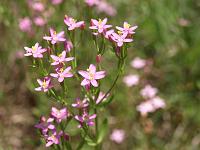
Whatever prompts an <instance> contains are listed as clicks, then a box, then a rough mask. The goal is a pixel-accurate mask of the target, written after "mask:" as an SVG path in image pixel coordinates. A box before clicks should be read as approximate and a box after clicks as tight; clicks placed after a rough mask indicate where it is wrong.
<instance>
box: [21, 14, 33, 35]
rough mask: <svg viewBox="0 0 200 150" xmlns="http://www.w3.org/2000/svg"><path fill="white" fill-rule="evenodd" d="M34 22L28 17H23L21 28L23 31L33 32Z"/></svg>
mask: <svg viewBox="0 0 200 150" xmlns="http://www.w3.org/2000/svg"><path fill="white" fill-rule="evenodd" d="M31 25H32V22H31V20H30V19H29V18H28V17H25V18H22V19H20V20H19V28H20V30H21V31H23V32H31V30H32V27H31Z"/></svg>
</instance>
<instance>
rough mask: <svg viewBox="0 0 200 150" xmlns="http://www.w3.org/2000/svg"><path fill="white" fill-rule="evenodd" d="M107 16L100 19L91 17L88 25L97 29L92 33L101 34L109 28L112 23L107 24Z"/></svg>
mask: <svg viewBox="0 0 200 150" xmlns="http://www.w3.org/2000/svg"><path fill="white" fill-rule="evenodd" d="M107 20H108V19H107V18H105V19H103V20H101V19H99V20H95V19H91V26H90V27H89V28H90V29H92V30H97V32H94V33H93V34H94V35H98V34H103V33H105V32H106V31H107V29H108V28H111V27H112V25H107V24H106V23H107Z"/></svg>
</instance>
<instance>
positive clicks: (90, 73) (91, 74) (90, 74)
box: [87, 69, 94, 80]
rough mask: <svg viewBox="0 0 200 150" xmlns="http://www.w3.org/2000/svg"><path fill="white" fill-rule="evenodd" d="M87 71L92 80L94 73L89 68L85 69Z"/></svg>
mask: <svg viewBox="0 0 200 150" xmlns="http://www.w3.org/2000/svg"><path fill="white" fill-rule="evenodd" d="M87 71H88V73H89V78H90V80H94V74H93V73H92V72H91V71H90V69H87Z"/></svg>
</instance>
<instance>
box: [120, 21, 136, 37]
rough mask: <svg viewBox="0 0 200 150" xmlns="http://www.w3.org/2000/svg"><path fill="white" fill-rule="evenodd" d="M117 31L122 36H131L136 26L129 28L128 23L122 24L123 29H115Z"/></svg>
mask: <svg viewBox="0 0 200 150" xmlns="http://www.w3.org/2000/svg"><path fill="white" fill-rule="evenodd" d="M116 28H117V30H119V31H121V32H122V33H123V34H127V35H132V34H134V33H135V32H134V30H135V29H137V26H133V27H131V25H130V24H128V22H124V25H123V27H118V26H117V27H116Z"/></svg>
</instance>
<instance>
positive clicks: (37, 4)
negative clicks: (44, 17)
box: [30, 2, 44, 12]
mask: <svg viewBox="0 0 200 150" xmlns="http://www.w3.org/2000/svg"><path fill="white" fill-rule="evenodd" d="M30 6H31V7H32V8H33V10H35V11H39V12H42V11H43V10H44V5H43V4H42V3H41V2H33V3H30Z"/></svg>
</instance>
